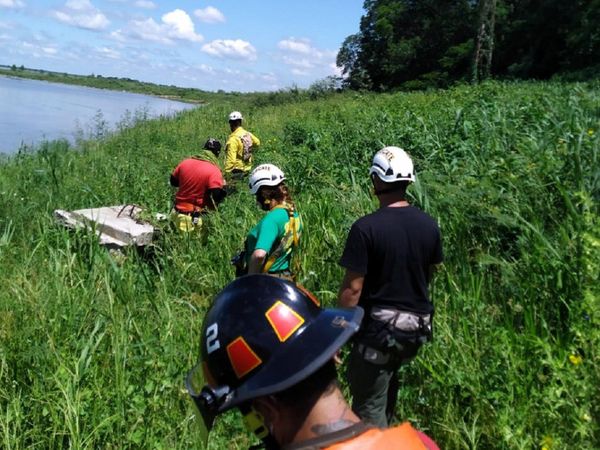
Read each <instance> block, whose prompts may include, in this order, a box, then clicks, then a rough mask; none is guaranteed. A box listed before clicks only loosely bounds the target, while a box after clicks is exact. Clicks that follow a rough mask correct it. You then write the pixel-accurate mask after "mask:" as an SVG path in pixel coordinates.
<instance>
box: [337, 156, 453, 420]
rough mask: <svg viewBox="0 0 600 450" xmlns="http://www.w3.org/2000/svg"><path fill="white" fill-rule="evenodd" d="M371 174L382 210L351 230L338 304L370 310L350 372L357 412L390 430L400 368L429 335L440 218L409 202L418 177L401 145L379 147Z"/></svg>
mask: <svg viewBox="0 0 600 450" xmlns="http://www.w3.org/2000/svg"><path fill="white" fill-rule="evenodd" d="M370 176H371V181H372V182H373V187H374V190H375V195H376V196H377V198H378V200H379V204H380V208H379V209H378V210H377V211H375V212H374V213H371V214H368V215H366V216H364V217H362V218H360V219H358V220H357V221H356V222H355V223H354V224H353V225H352V228H351V229H350V233H349V234H348V239H347V240H346V246H345V248H344V252H343V254H342V257H341V259H340V265H341V266H342V267H344V268H345V269H346V274H345V276H344V280H343V282H342V286H341V287H340V291H339V295H338V303H339V305H340V306H343V307H353V306H356V305H360V306H361V307H363V308H364V310H365V320H364V321H363V324H362V325H361V329H360V331H359V332H358V334H357V335H356V337H355V338H354V343H353V346H352V350H351V352H350V358H349V364H348V371H347V376H348V381H349V384H350V391H351V393H352V397H353V403H352V409H353V410H354V412H355V413H356V414H357V415H358V416H359V417H361V418H362V419H363V420H365V421H368V422H371V423H373V424H375V425H377V426H379V427H386V426H387V425H388V422H389V421H390V420H391V419H392V418H393V417H394V410H395V406H396V399H397V394H398V379H397V370H398V368H399V367H400V365H401V364H404V363H407V362H409V361H410V360H412V359H413V358H414V357H415V356H416V354H417V352H418V350H419V347H420V346H421V345H422V344H423V343H424V342H426V341H428V340H429V339H431V323H432V322H431V320H432V316H433V303H432V302H431V299H430V298H429V289H428V284H429V282H430V281H431V278H432V275H433V271H434V268H435V266H436V265H437V264H440V263H441V262H442V259H443V255H442V244H441V236H440V231H439V228H438V225H437V223H436V222H435V220H433V219H432V218H431V217H430V216H429V215H428V214H426V213H425V212H423V211H421V210H420V209H418V208H416V207H414V206H411V205H410V204H409V203H408V202H407V201H406V188H407V187H408V185H409V183H411V182H413V181H414V180H415V174H414V166H413V163H412V160H411V159H410V157H409V156H408V154H407V153H406V152H405V151H404V150H402V149H401V148H398V147H385V148H383V149H381V150H380V151H379V152H377V154H376V155H375V157H374V158H373V164H372V166H371V169H370Z"/></svg>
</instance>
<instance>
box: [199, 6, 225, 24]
mask: <svg viewBox="0 0 600 450" xmlns="http://www.w3.org/2000/svg"><path fill="white" fill-rule="evenodd" d="M194 14H195V15H196V17H198V19H200V21H201V22H204V23H223V22H225V16H224V15H223V13H222V12H221V11H219V10H218V9H217V8H215V7H214V6H207V7H206V8H204V9H197V10H196V11H194Z"/></svg>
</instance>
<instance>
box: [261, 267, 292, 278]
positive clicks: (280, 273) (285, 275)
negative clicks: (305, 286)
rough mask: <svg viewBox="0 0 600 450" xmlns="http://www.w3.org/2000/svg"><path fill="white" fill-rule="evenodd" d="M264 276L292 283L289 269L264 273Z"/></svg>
mask: <svg viewBox="0 0 600 450" xmlns="http://www.w3.org/2000/svg"><path fill="white" fill-rule="evenodd" d="M266 274H267V275H271V276H272V277H277V278H283V279H286V280H291V281H294V274H293V273H292V272H291V271H290V270H289V269H285V270H277V271H275V272H266Z"/></svg>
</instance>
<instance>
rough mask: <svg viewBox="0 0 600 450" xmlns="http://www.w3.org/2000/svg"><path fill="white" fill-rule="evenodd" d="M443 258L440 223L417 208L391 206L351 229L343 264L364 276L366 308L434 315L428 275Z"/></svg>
mask: <svg viewBox="0 0 600 450" xmlns="http://www.w3.org/2000/svg"><path fill="white" fill-rule="evenodd" d="M442 259H443V255H442V243H441V237H440V230H439V228H438V225H437V223H436V222H435V220H433V219H432V218H431V217H430V216H429V215H428V214H426V213H424V212H423V211H421V210H420V209H418V208H415V207H414V206H407V207H402V208H394V207H386V208H381V209H378V210H377V211H375V212H374V213H372V214H368V215H366V216H364V217H362V218H360V219H358V220H357V221H356V222H355V223H354V224H353V225H352V228H351V229H350V233H349V234H348V239H347V241H346V247H345V248H344V253H343V254H342V258H341V259H340V265H342V266H343V267H345V268H346V269H349V270H352V271H353V272H357V273H360V274H363V275H364V276H365V280H364V284H363V289H362V293H361V296H360V300H359V305H361V306H362V307H365V308H367V309H368V308H369V307H370V306H373V305H379V306H392V307H394V308H396V309H400V310H403V311H411V312H415V313H422V314H427V313H431V312H432V311H433V304H432V303H431V300H430V299H429V290H428V288H427V273H428V271H429V267H430V266H431V265H433V264H439V263H441V262H442Z"/></svg>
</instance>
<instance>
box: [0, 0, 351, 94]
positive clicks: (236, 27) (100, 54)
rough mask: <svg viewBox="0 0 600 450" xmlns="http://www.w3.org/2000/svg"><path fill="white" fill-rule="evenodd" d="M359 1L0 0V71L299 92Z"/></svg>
mask: <svg viewBox="0 0 600 450" xmlns="http://www.w3.org/2000/svg"><path fill="white" fill-rule="evenodd" d="M362 5H363V0H298V1H285V0H281V1H275V0H236V1H234V0H210V1H204V0H164V1H163V0H0V64H4V65H13V64H15V65H16V66H21V65H23V66H25V67H28V68H34V69H42V70H52V71H57V72H67V73H74V74H80V75H90V74H95V75H102V76H115V77H127V78H133V79H136V80H140V81H149V82H153V83H160V84H168V85H171V84H172V85H175V86H182V87H194V88H198V89H203V90H209V91H217V90H220V89H222V90H224V91H239V92H248V91H273V90H278V89H285V88H289V87H292V86H298V87H308V86H309V85H310V84H312V83H313V82H315V81H317V80H319V79H322V78H325V77H327V76H329V75H339V74H340V70H339V68H337V67H336V65H335V58H336V55H337V52H338V50H339V48H340V46H341V44H342V42H343V41H344V39H345V38H346V37H347V36H349V35H351V34H354V33H356V32H357V31H358V30H359V25H360V17H361V16H362V14H363V9H362Z"/></svg>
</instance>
